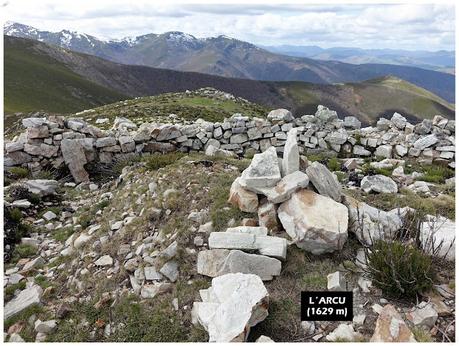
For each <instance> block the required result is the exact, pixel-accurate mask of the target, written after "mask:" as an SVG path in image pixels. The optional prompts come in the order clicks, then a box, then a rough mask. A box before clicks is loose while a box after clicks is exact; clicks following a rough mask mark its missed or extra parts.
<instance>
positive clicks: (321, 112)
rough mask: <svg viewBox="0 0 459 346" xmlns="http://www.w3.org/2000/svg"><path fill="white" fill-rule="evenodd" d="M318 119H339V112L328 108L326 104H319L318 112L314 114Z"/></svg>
mask: <svg viewBox="0 0 459 346" xmlns="http://www.w3.org/2000/svg"><path fill="white" fill-rule="evenodd" d="M314 116H315V118H316V119H318V120H320V121H322V122H324V123H326V122H331V121H333V120H336V119H338V114H337V113H336V112H335V111H332V110H330V109H328V108H327V107H325V106H322V105H318V106H317V111H316V114H315V115H314Z"/></svg>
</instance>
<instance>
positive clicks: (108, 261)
mask: <svg viewBox="0 0 459 346" xmlns="http://www.w3.org/2000/svg"><path fill="white" fill-rule="evenodd" d="M94 264H95V265H96V266H101V267H105V266H111V265H112V264H113V258H111V257H110V255H104V256H102V257H100V258H99V259H98V260H97V261H95V262H94Z"/></svg>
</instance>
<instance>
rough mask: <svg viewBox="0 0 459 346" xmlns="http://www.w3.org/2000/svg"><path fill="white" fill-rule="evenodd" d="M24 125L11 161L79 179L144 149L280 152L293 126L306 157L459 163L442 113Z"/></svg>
mask: <svg viewBox="0 0 459 346" xmlns="http://www.w3.org/2000/svg"><path fill="white" fill-rule="evenodd" d="M171 116H172V115H171ZM175 118H176V116H174V117H172V118H171V120H172V119H174V121H175ZM22 125H23V126H24V127H25V128H26V131H25V132H24V133H21V134H20V135H19V136H17V137H16V138H14V140H13V141H11V142H6V144H5V152H6V153H5V161H4V162H5V165H6V166H7V167H8V166H25V167H27V168H29V170H30V171H31V172H32V173H33V174H34V173H36V172H39V171H40V170H41V169H43V168H44V167H53V168H56V169H57V168H60V167H62V166H63V165H67V167H68V169H69V170H70V172H71V174H72V176H73V178H74V180H75V182H77V183H80V182H84V181H88V180H89V179H90V177H89V174H88V172H87V171H86V169H85V165H86V164H87V163H89V162H100V163H110V162H112V161H114V160H116V159H118V158H126V157H129V156H132V155H138V154H141V153H154V152H159V153H166V152H172V151H182V152H190V151H205V152H206V154H208V155H216V154H223V155H229V156H233V155H243V154H244V153H246V152H249V151H252V152H253V153H256V152H264V151H266V150H267V149H268V148H269V147H271V146H272V147H274V148H275V149H276V151H277V153H282V152H283V151H284V146H285V145H286V141H287V133H288V132H289V131H290V130H292V129H295V130H296V136H297V140H298V145H299V151H300V153H301V154H306V155H309V154H315V153H318V152H321V151H333V152H335V153H341V154H344V155H352V156H354V157H355V156H358V157H368V156H377V157H385V158H403V157H416V158H418V159H419V160H422V161H424V162H434V161H435V162H444V163H445V164H447V165H449V166H450V167H452V168H454V167H455V146H454V136H455V121H454V120H448V119H446V118H444V117H442V116H440V115H437V116H435V117H434V118H433V119H432V120H423V121H422V122H421V123H418V124H416V125H412V124H410V123H409V122H408V121H407V120H406V119H405V118H404V117H403V116H401V115H400V114H398V113H394V115H393V116H392V118H391V119H390V120H389V119H385V118H381V119H379V120H378V122H377V124H376V126H375V127H365V128H361V123H360V121H359V120H358V119H357V118H355V117H352V116H349V117H345V119H344V120H341V119H338V116H337V113H336V112H335V111H332V110H329V109H328V108H326V107H324V106H318V109H317V112H316V113H315V114H314V115H303V116H302V117H300V118H294V117H293V116H292V114H291V113H290V112H289V111H288V110H286V109H277V110H273V111H271V112H270V113H269V114H268V116H267V119H260V118H249V117H246V116H242V115H241V114H234V115H233V116H232V117H230V118H229V119H225V121H223V122H221V123H211V122H207V121H204V120H202V119H198V120H197V121H196V122H194V123H192V124H180V123H170V124H164V123H163V124H158V123H144V124H141V125H140V126H139V127H137V126H136V125H135V124H134V123H133V122H131V121H130V120H128V119H125V118H116V119H115V121H114V125H113V128H112V129H111V130H109V131H103V130H101V129H99V128H97V127H95V126H92V125H90V124H88V123H87V122H85V121H84V120H82V119H79V118H67V119H66V118H64V117H61V116H49V117H48V118H25V119H23V120H22Z"/></svg>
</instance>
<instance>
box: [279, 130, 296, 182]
mask: <svg viewBox="0 0 459 346" xmlns="http://www.w3.org/2000/svg"><path fill="white" fill-rule="evenodd" d="M297 131H298V130H297V129H296V128H293V129H291V130H290V131H289V132H288V134H287V141H286V142H285V146H284V157H283V159H282V175H283V176H286V175H288V174H291V173H294V172H296V171H299V170H300V152H299V149H298V143H297V141H296V136H297Z"/></svg>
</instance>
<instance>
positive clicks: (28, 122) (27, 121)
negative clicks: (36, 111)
mask: <svg viewBox="0 0 459 346" xmlns="http://www.w3.org/2000/svg"><path fill="white" fill-rule="evenodd" d="M21 122H22V126H24V127H25V128H29V127H38V126H41V125H45V124H47V123H48V121H47V120H46V118H24V119H22V121H21Z"/></svg>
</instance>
